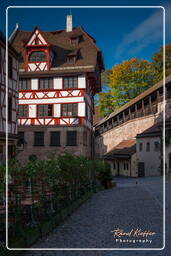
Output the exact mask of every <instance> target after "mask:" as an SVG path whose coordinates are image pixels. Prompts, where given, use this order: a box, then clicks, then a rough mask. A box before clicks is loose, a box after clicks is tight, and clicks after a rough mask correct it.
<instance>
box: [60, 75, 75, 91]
mask: <svg viewBox="0 0 171 256" xmlns="http://www.w3.org/2000/svg"><path fill="white" fill-rule="evenodd" d="M65 79H67V80H68V81H67V84H68V86H67V87H65ZM69 79H72V87H69ZM74 79H76V86H74V87H73V84H74ZM62 85H63V86H62V87H63V89H65V90H68V89H78V76H66V77H63V82H62Z"/></svg>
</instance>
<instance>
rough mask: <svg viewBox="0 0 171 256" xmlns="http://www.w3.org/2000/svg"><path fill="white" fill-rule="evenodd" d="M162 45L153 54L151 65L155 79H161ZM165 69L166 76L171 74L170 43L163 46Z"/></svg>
mask: <svg viewBox="0 0 171 256" xmlns="http://www.w3.org/2000/svg"><path fill="white" fill-rule="evenodd" d="M163 54H164V53H163V47H160V50H159V51H158V52H156V53H155V54H154V55H153V62H152V63H153V67H154V69H155V73H156V81H159V80H161V79H163ZM165 71H166V74H165V75H166V76H168V75H170V74H171V44H167V45H166V46H165Z"/></svg>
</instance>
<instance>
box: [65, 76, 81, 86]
mask: <svg viewBox="0 0 171 256" xmlns="http://www.w3.org/2000/svg"><path fill="white" fill-rule="evenodd" d="M63 83H64V88H66V89H68V88H78V77H74V76H73V77H65V78H64V82H63Z"/></svg>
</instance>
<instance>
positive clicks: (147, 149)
mask: <svg viewBox="0 0 171 256" xmlns="http://www.w3.org/2000/svg"><path fill="white" fill-rule="evenodd" d="M146 151H147V152H150V143H149V142H147V144H146Z"/></svg>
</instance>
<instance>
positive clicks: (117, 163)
mask: <svg viewBox="0 0 171 256" xmlns="http://www.w3.org/2000/svg"><path fill="white" fill-rule="evenodd" d="M103 158H104V159H105V160H107V161H109V163H110V162H112V164H111V170H112V174H113V175H114V176H132V177H137V162H136V140H135V139H132V140H123V141H122V142H120V143H119V144H118V145H117V146H116V147H115V148H114V149H113V150H110V151H109V152H108V153H106V154H105V155H104V156H103Z"/></svg>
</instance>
